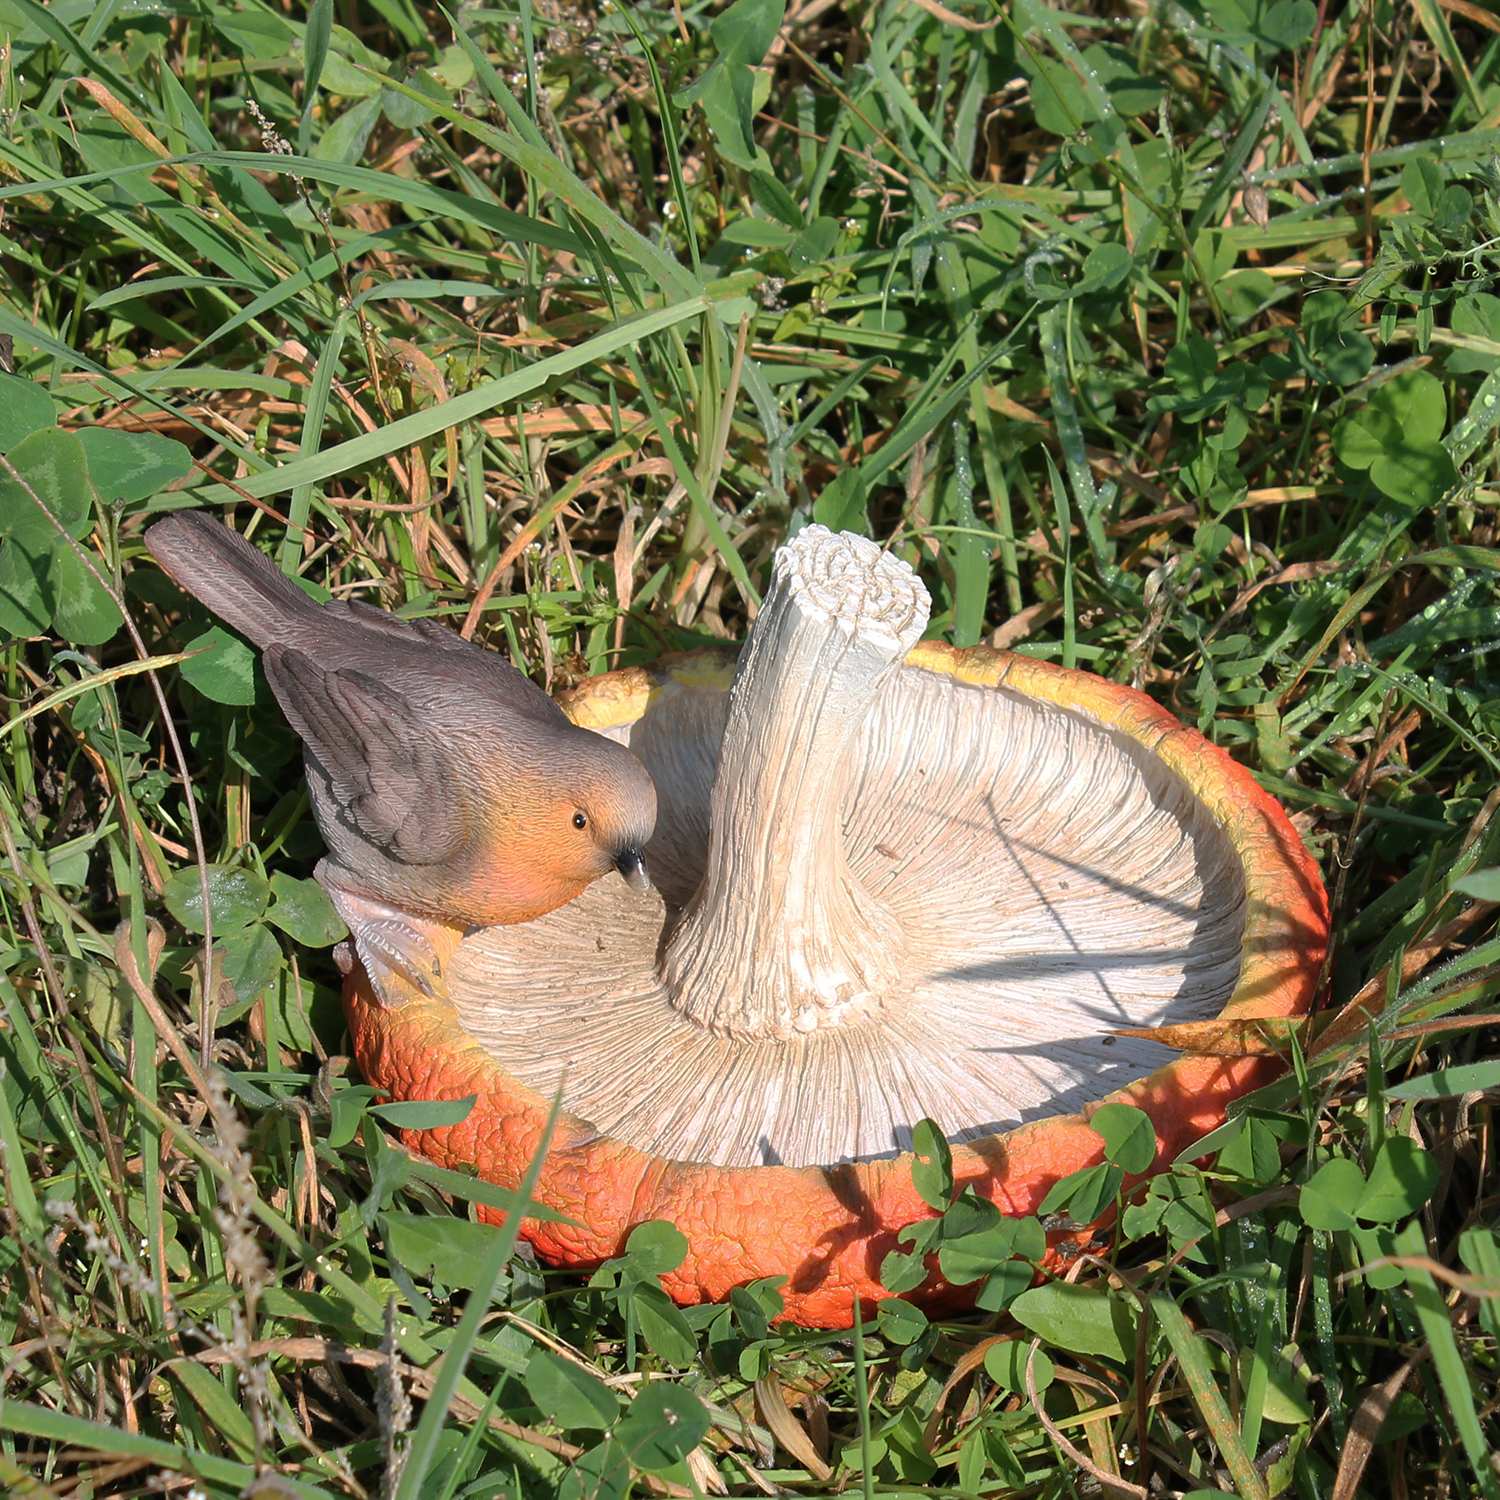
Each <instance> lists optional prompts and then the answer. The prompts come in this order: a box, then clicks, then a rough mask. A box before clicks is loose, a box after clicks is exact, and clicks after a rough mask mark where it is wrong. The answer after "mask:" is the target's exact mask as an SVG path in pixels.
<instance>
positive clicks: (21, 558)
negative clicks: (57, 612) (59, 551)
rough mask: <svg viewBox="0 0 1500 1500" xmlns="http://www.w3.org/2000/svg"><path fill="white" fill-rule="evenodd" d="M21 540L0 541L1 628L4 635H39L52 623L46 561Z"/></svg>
mask: <svg viewBox="0 0 1500 1500" xmlns="http://www.w3.org/2000/svg"><path fill="white" fill-rule="evenodd" d="M49 556H50V554H49V553H47V552H45V551H44V552H42V553H41V555H40V556H38V555H37V553H36V552H35V551H34V550H33V549H31V548H29V547H25V546H22V545H21V543H20V542H15V541H10V542H5V543H3V544H0V631H4V632H5V634H6V635H16V636H27V635H40V634H41V633H42V632H43V631H44V630H46V629H47V627H48V626H49V625H51V623H52V602H51V591H50V590H49V589H48V587H47V560H48V557H49Z"/></svg>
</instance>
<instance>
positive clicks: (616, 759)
mask: <svg viewBox="0 0 1500 1500" xmlns="http://www.w3.org/2000/svg"><path fill="white" fill-rule="evenodd" d="M584 732H585V733H588V731H584ZM589 739H590V741H591V742H592V743H591V744H590V745H589V747H588V756H587V765H586V767H584V768H581V769H580V772H579V774H578V775H577V776H576V777H572V778H569V785H568V790H567V794H566V797H565V805H564V806H562V807H561V808H560V809H559V811H560V816H561V822H562V827H561V829H560V830H559V834H558V836H559V838H560V839H561V840H562V844H561V847H562V848H564V849H566V850H568V851H569V855H570V859H569V863H573V864H576V866H577V867H578V868H579V869H580V870H582V871H586V872H587V874H588V877H589V878H590V879H593V878H597V877H598V876H600V875H607V874H608V873H609V872H610V871H611V870H617V871H618V872H619V873H620V874H621V875H623V876H624V877H625V879H626V880H627V881H628V882H629V883H630V884H631V885H632V886H633V887H634V888H635V889H636V890H639V891H643V890H647V889H649V887H650V885H651V879H650V877H649V876H648V875H647V873H646V845H647V844H648V843H649V842H650V839H651V835H652V833H653V832H654V831H655V829H656V784H655V782H653V781H652V780H651V775H650V773H649V772H648V771H647V770H646V768H645V766H643V765H642V764H641V763H640V761H639V760H638V759H637V758H636V757H635V755H633V754H632V753H631V752H630V751H629V750H627V749H626V748H625V746H624V745H620V744H617V743H616V742H615V741H614V740H609V739H605V738H604V737H603V736H602V735H594V734H589Z"/></svg>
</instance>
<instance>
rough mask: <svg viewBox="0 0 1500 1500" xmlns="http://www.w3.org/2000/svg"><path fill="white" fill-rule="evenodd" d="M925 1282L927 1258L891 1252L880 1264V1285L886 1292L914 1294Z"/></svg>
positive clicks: (902, 1252)
mask: <svg viewBox="0 0 1500 1500" xmlns="http://www.w3.org/2000/svg"><path fill="white" fill-rule="evenodd" d="M926 1280H927V1257H926V1256H925V1255H924V1254H921V1253H918V1254H916V1255H908V1254H906V1252H905V1251H902V1250H892V1251H891V1252H890V1254H889V1255H887V1256H886V1257H885V1259H884V1260H882V1261H881V1262H880V1284H881V1286H883V1287H884V1288H885V1289H886V1291H888V1292H895V1293H897V1294H900V1293H901V1292H914V1291H916V1289H917V1288H918V1287H919V1286H921V1285H922V1283H923V1282H924V1281H926Z"/></svg>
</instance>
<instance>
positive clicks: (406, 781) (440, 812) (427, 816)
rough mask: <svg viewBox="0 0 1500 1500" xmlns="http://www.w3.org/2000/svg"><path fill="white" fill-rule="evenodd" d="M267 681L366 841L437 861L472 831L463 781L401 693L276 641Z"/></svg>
mask: <svg viewBox="0 0 1500 1500" xmlns="http://www.w3.org/2000/svg"><path fill="white" fill-rule="evenodd" d="M265 670H266V680H267V682H269V683H270V685H271V689H272V691H273V692H274V693H275V694H276V700H277V702H279V703H280V704H281V707H282V711H283V712H284V713H285V714H286V716H287V718H288V720H289V721H290V722H291V725H292V728H293V729H295V730H296V731H297V733H298V734H299V735H300V736H301V737H302V739H303V741H304V742H305V743H306V745H307V746H308V748H309V749H310V750H311V751H312V753H313V755H314V756H315V757H316V758H317V761H318V763H319V765H320V766H322V768H323V770H324V772H325V773H326V774H327V776H328V780H329V782H330V784H331V786H332V789H333V794H334V797H335V799H336V800H337V801H338V803H339V806H340V809H341V811H342V812H343V814H344V815H345V816H346V817H347V818H348V820H349V822H350V823H351V824H352V825H353V826H354V828H355V829H356V830H357V832H358V833H359V834H360V836H361V837H362V838H364V839H365V840H367V841H368V842H369V843H372V844H375V845H377V846H378V847H380V848H383V849H385V850H387V851H388V852H389V854H390V855H391V857H392V858H394V859H397V860H399V861H401V862H402V863H403V864H413V865H429V864H439V863H441V862H442V861H443V860H445V859H449V858H451V857H452V856H454V855H455V854H456V853H457V852H458V851H459V850H460V849H461V847H462V846H463V844H464V843H465V841H466V840H467V838H468V829H467V827H466V822H465V818H464V809H463V792H462V790H461V789H462V786H463V781H462V778H461V777H460V776H459V774H458V773H457V771H456V769H455V767H454V765H453V762H452V760H451V758H450V756H449V755H448V754H447V753H446V751H444V749H443V748H442V746H441V744H440V743H439V742H438V740H437V739H436V738H435V736H434V734H433V732H432V730H431V728H430V727H429V726H426V725H424V724H423V723H422V722H421V721H420V720H419V719H418V717H417V715H416V714H415V712H414V711H413V709H412V707H411V705H410V704H409V703H408V702H407V701H406V699H405V698H403V697H402V696H401V695H400V694H399V693H395V692H393V691H391V689H389V688H387V687H385V686H383V685H382V684H381V683H379V682H377V681H376V680H375V679H374V678H373V677H369V676H367V675H366V674H365V673H363V672H356V671H352V670H349V669H338V670H334V671H324V670H323V668H321V667H320V666H318V664H317V663H316V662H314V661H313V660H312V658H311V657H310V656H308V655H307V654H306V653H305V652H302V651H296V650H293V649H291V648H289V647H285V646H274V645H273V646H271V647H269V648H268V649H267V651H266V653H265Z"/></svg>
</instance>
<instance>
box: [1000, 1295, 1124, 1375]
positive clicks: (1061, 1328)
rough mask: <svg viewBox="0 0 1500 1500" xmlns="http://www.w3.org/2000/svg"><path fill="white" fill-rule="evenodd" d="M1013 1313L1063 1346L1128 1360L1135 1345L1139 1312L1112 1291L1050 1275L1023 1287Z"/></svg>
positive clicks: (1047, 1338) (1019, 1321)
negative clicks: (1043, 1282) (1042, 1281)
mask: <svg viewBox="0 0 1500 1500" xmlns="http://www.w3.org/2000/svg"><path fill="white" fill-rule="evenodd" d="M1010 1315H1011V1317H1013V1318H1014V1319H1015V1320H1016V1322H1018V1323H1019V1324H1020V1325H1021V1326H1022V1327H1023V1328H1029V1329H1030V1330H1031V1331H1032V1332H1033V1333H1035V1334H1038V1335H1039V1336H1040V1337H1042V1338H1044V1339H1045V1340H1046V1341H1047V1342H1048V1343H1049V1344H1053V1345H1055V1346H1056V1347H1057V1348H1059V1349H1067V1350H1069V1351H1070V1352H1072V1353H1074V1354H1097V1355H1099V1356H1101V1357H1102V1358H1105V1359H1117V1360H1120V1361H1122V1362H1123V1361H1125V1360H1128V1359H1130V1358H1131V1357H1132V1355H1133V1354H1134V1351H1135V1315H1134V1313H1133V1312H1132V1311H1131V1310H1130V1308H1129V1307H1127V1306H1126V1305H1125V1304H1124V1303H1123V1302H1121V1301H1120V1300H1119V1299H1117V1298H1115V1297H1112V1296H1111V1295H1110V1294H1109V1293H1108V1292H1106V1291H1103V1290H1098V1289H1095V1288H1093V1287H1083V1286H1073V1285H1070V1284H1069V1283H1068V1282H1066V1281H1049V1282H1048V1283H1047V1284H1046V1285H1045V1286H1034V1287H1032V1288H1031V1289H1030V1290H1029V1291H1025V1292H1022V1293H1021V1295H1020V1296H1019V1297H1017V1298H1016V1300H1015V1301H1014V1302H1012V1303H1011V1305H1010Z"/></svg>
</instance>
